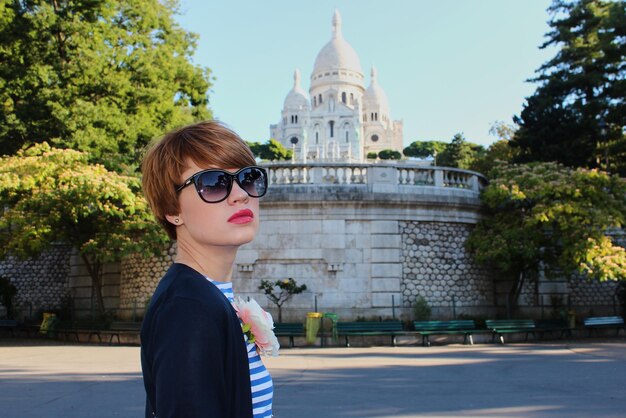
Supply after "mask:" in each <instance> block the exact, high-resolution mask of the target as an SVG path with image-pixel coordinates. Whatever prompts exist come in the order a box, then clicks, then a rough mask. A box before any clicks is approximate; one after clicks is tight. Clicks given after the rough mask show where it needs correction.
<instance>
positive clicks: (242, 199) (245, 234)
mask: <svg viewBox="0 0 626 418" xmlns="http://www.w3.org/2000/svg"><path fill="white" fill-rule="evenodd" d="M207 168H219V169H223V170H226V171H229V172H231V173H234V172H236V171H237V170H238V169H239V168H240V167H226V168H222V167H198V166H197V165H196V164H195V163H194V162H193V161H190V160H188V161H187V169H186V170H185V171H184V172H183V175H182V179H181V183H182V182H183V181H184V180H186V179H187V178H189V177H191V176H192V175H193V174H195V173H197V172H198V171H202V170H205V169H207ZM178 200H179V204H180V214H179V216H178V218H179V223H178V225H179V228H177V235H178V238H179V239H181V238H183V239H191V240H192V242H193V243H195V244H199V245H201V246H222V247H226V246H235V247H238V246H240V245H242V244H246V243H248V242H250V241H252V240H253V239H254V236H255V235H256V232H257V230H258V229H259V199H258V198H254V197H250V196H248V194H247V193H246V192H245V191H244V190H243V189H242V188H241V187H240V186H239V185H238V184H237V182H235V181H233V186H232V189H231V191H230V194H229V195H228V197H227V198H226V199H225V200H223V201H221V202H218V203H206V202H204V201H203V200H202V199H201V198H200V196H198V192H197V191H196V188H195V186H194V185H193V184H192V185H190V186H188V187H185V188H184V189H183V190H181V191H180V193H179V195H178ZM181 229H184V231H183V230H181Z"/></svg>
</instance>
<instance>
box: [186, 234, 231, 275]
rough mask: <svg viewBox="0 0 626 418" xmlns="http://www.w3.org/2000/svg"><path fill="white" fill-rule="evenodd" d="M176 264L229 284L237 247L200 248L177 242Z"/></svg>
mask: <svg viewBox="0 0 626 418" xmlns="http://www.w3.org/2000/svg"><path fill="white" fill-rule="evenodd" d="M177 245H178V254H177V255H176V260H175V261H176V263H180V264H185V265H186V266H188V267H191V268H192V269H194V270H196V271H198V272H199V273H201V274H203V275H205V276H207V277H209V278H211V279H213V280H217V281H220V282H230V281H231V279H232V274H233V263H234V262H235V256H236V255H237V248H238V247H201V248H198V247H197V246H194V245H190V244H189V243H187V242H185V241H184V240H183V241H179V242H178V243H177Z"/></svg>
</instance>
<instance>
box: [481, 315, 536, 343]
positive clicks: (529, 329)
mask: <svg viewBox="0 0 626 418" xmlns="http://www.w3.org/2000/svg"><path fill="white" fill-rule="evenodd" d="M485 324H486V326H487V329H488V330H491V333H492V334H491V342H494V341H495V339H496V337H498V339H499V340H500V343H501V344H504V334H514V333H525V334H526V341H528V335H529V334H533V336H534V335H535V331H536V328H535V322H534V321H533V320H532V319H488V320H486V321H485Z"/></svg>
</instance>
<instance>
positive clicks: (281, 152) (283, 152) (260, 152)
mask: <svg viewBox="0 0 626 418" xmlns="http://www.w3.org/2000/svg"><path fill="white" fill-rule="evenodd" d="M247 144H248V146H249V147H250V149H251V150H252V153H253V154H254V156H255V157H257V158H260V159H261V160H266V161H281V160H290V159H291V156H292V151H291V150H290V149H287V148H285V147H284V146H283V144H281V143H280V142H278V141H277V140H275V139H270V140H269V141H267V142H266V143H264V144H261V143H260V142H247Z"/></svg>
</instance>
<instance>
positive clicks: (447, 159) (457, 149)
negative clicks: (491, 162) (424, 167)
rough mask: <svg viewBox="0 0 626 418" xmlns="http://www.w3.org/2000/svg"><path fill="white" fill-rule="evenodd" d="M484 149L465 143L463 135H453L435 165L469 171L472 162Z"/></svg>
mask: <svg viewBox="0 0 626 418" xmlns="http://www.w3.org/2000/svg"><path fill="white" fill-rule="evenodd" d="M484 152H485V149H484V148H483V147H482V146H481V145H477V144H473V143H471V142H467V141H466V140H465V137H464V136H463V134H461V133H458V134H456V135H454V137H453V138H452V141H451V142H450V143H449V144H447V145H446V148H445V149H444V150H443V151H442V152H441V153H440V154H438V156H437V160H436V161H437V165H438V166H443V167H457V168H463V169H469V168H470V167H471V166H472V163H473V162H474V160H475V159H476V158H477V157H479V156H481V155H482V154H483V153H484Z"/></svg>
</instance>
